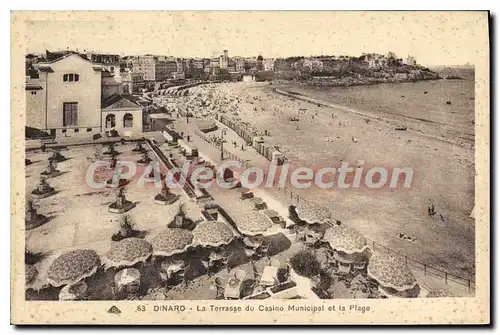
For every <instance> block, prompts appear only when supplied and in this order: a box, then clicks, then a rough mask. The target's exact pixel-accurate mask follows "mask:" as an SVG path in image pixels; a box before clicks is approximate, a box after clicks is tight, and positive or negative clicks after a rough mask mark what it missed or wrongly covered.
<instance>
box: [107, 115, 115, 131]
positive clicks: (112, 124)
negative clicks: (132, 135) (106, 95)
mask: <svg viewBox="0 0 500 335" xmlns="http://www.w3.org/2000/svg"><path fill="white" fill-rule="evenodd" d="M114 127H115V115H114V114H108V115H107V116H106V128H114Z"/></svg>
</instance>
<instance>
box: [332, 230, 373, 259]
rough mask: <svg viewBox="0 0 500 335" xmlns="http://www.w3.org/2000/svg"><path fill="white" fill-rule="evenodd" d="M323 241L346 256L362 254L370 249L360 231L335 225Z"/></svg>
mask: <svg viewBox="0 0 500 335" xmlns="http://www.w3.org/2000/svg"><path fill="white" fill-rule="evenodd" d="M323 240H324V241H325V242H328V243H329V244H330V246H331V247H332V248H333V249H335V250H338V251H342V252H345V253H346V254H353V253H362V252H364V251H365V250H366V249H367V248H368V246H367V244H366V239H365V238H364V237H363V236H362V235H361V234H360V233H358V231H356V230H354V229H352V228H348V227H346V226H344V225H334V226H333V227H331V228H329V229H327V230H326V231H325V235H324V236H323Z"/></svg>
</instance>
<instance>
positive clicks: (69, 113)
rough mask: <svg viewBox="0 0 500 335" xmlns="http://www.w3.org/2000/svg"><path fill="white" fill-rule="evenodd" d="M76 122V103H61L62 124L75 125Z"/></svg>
mask: <svg viewBox="0 0 500 335" xmlns="http://www.w3.org/2000/svg"><path fill="white" fill-rule="evenodd" d="M77 124H78V103H77V102H65V103H63V126H64V127H66V126H76V125H77Z"/></svg>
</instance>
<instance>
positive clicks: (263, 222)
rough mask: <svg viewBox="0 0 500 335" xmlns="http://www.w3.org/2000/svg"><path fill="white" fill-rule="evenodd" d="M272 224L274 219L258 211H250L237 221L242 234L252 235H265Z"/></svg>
mask: <svg viewBox="0 0 500 335" xmlns="http://www.w3.org/2000/svg"><path fill="white" fill-rule="evenodd" d="M272 226H273V221H272V220H271V219H270V218H269V217H267V216H266V215H264V214H263V213H261V212H258V211H253V212H249V213H247V214H246V215H245V216H244V217H243V218H241V219H240V220H237V222H236V227H237V228H238V230H239V231H240V232H241V233H242V234H244V235H250V236H255V235H264V234H265V233H266V232H267V230H268V229H269V228H271V227H272Z"/></svg>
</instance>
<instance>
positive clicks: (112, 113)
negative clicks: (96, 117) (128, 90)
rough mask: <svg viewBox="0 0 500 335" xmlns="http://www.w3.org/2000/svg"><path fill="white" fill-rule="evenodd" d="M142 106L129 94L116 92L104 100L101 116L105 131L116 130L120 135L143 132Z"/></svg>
mask: <svg viewBox="0 0 500 335" xmlns="http://www.w3.org/2000/svg"><path fill="white" fill-rule="evenodd" d="M142 110H143V109H142V106H140V105H139V104H138V103H137V102H136V98H134V96H132V95H129V94H114V95H112V96H110V97H109V98H107V99H106V100H103V103H102V106H101V117H102V121H101V122H102V125H103V131H104V132H108V131H111V130H114V131H116V132H117V133H118V135H120V136H132V135H134V134H139V133H141V132H142Z"/></svg>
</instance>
